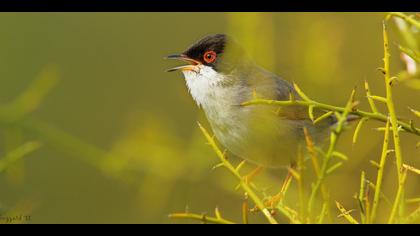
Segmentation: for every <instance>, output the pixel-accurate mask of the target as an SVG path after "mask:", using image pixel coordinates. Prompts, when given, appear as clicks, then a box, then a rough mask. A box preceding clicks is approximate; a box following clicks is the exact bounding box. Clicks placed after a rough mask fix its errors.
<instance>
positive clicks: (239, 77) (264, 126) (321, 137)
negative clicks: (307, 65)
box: [167, 34, 337, 167]
mask: <svg viewBox="0 0 420 236" xmlns="http://www.w3.org/2000/svg"><path fill="white" fill-rule="evenodd" d="M167 58H168V59H178V60H182V61H185V62H187V63H188V64H187V65H182V66H178V67H174V68H172V69H169V70H168V71H182V73H183V74H184V76H185V81H186V84H187V87H188V89H189V91H190V93H191V95H192V97H193V99H194V100H195V102H196V103H197V104H198V106H199V107H201V108H202V109H203V110H204V112H205V114H206V117H207V119H208V121H209V123H210V125H211V127H212V129H213V132H214V134H215V136H216V138H217V139H218V141H219V142H220V143H221V144H222V145H224V146H225V147H226V148H227V149H228V150H229V151H230V152H232V153H233V154H235V155H237V156H239V157H241V158H243V159H245V160H248V161H251V162H254V163H256V164H258V165H261V166H264V167H282V166H285V167H286V166H290V164H291V163H293V162H294V161H295V160H296V157H297V153H298V147H299V146H302V145H303V146H302V147H305V143H304V140H305V136H304V127H306V128H307V130H308V131H309V134H310V136H311V137H312V139H313V141H314V142H315V144H317V145H322V144H323V143H324V141H326V140H327V137H328V134H329V132H330V127H332V126H334V124H335V123H336V122H337V119H336V118H335V117H333V116H331V117H328V118H327V119H325V120H323V121H321V122H319V123H317V124H314V123H313V121H312V120H311V119H310V118H309V115H308V108H307V107H303V106H297V105H290V106H281V107H278V106H269V105H258V106H241V104H242V103H243V102H246V101H249V100H252V99H254V98H255V97H258V98H262V99H270V100H284V101H287V100H290V99H291V98H294V99H296V100H299V99H300V97H299V95H298V94H297V92H296V91H295V89H294V88H293V86H292V85H291V84H290V83H289V82H288V81H286V80H283V79H282V78H280V77H279V76H277V75H275V74H273V73H271V72H269V71H266V70H265V69H263V68H261V67H260V66H258V65H257V64H255V63H254V62H253V61H252V58H250V56H249V55H247V53H246V51H245V49H244V48H243V47H242V46H241V45H239V44H238V43H237V42H235V41H234V40H233V39H231V38H230V37H228V36H226V35H224V34H215V35H209V36H207V37H205V38H203V39H201V40H199V41H198V42H196V43H195V44H193V45H192V46H190V47H189V48H188V49H187V50H186V51H184V52H183V53H181V54H176V55H170V56H168V57H167ZM304 149H305V148H303V150H304Z"/></svg>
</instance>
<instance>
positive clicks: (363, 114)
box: [241, 98, 420, 136]
mask: <svg viewBox="0 0 420 236" xmlns="http://www.w3.org/2000/svg"><path fill="white" fill-rule="evenodd" d="M241 105H242V106H251V105H274V106H304V107H311V106H312V107H314V108H317V109H320V110H327V111H333V112H340V113H343V112H344V111H345V108H344V107H338V106H333V105H329V104H325V103H320V102H317V101H314V100H305V101H302V100H289V101H278V100H269V99H259V98H258V99H253V100H250V101H247V102H244V103H242V104H241ZM349 114H351V115H356V116H359V117H366V118H369V119H371V120H377V121H381V122H384V123H386V122H387V120H388V117H387V116H386V115H384V114H382V113H375V112H367V111H362V110H359V109H355V110H352V111H350V112H349ZM397 124H398V126H399V127H401V128H403V129H404V130H405V131H406V132H408V133H412V134H415V135H418V136H420V129H419V128H415V127H413V126H412V125H410V124H409V123H405V122H402V121H398V120H397Z"/></svg>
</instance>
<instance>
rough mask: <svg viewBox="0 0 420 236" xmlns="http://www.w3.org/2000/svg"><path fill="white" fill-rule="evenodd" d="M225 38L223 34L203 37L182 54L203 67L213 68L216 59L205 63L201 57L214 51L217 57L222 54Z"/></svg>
mask: <svg viewBox="0 0 420 236" xmlns="http://www.w3.org/2000/svg"><path fill="white" fill-rule="evenodd" d="M226 38H227V36H226V35H224V34H212V35H208V36H206V37H204V38H203V39H201V40H199V41H198V42H196V43H194V44H193V45H191V46H190V47H189V48H188V49H187V50H186V51H185V52H184V53H183V54H184V55H186V56H188V57H189V58H191V59H194V60H197V61H200V62H201V63H202V64H204V65H208V66H214V65H215V64H216V63H217V59H216V60H215V61H214V62H212V63H207V62H206V61H205V60H204V59H203V57H204V54H205V53H206V52H208V51H214V52H215V53H216V54H217V56H219V55H220V54H222V53H223V52H224V50H225V45H226Z"/></svg>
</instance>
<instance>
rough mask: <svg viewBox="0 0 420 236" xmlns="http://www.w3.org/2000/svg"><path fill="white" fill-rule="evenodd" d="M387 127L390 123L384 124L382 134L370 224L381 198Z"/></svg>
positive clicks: (373, 219)
mask: <svg viewBox="0 0 420 236" xmlns="http://www.w3.org/2000/svg"><path fill="white" fill-rule="evenodd" d="M389 126H390V122H389V120H388V122H387V123H386V129H385V134H384V142H383V146H382V154H381V160H380V162H379V167H378V175H377V177H376V185H375V195H374V197H373V206H372V215H371V219H370V222H372V223H374V221H375V218H376V211H377V208H378V205H379V198H380V196H381V187H382V179H383V174H384V168H385V163H386V157H387V155H388V143H389Z"/></svg>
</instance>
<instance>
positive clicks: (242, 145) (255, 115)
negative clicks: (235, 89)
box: [208, 107, 301, 167]
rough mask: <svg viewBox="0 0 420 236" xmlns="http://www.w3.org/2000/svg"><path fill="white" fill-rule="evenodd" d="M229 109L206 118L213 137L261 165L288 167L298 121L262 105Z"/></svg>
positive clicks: (293, 153)
mask: <svg viewBox="0 0 420 236" xmlns="http://www.w3.org/2000/svg"><path fill="white" fill-rule="evenodd" d="M233 109H235V110H234V111H230V112H226V113H224V114H223V113H222V114H221V113H215V114H211V115H210V116H212V117H208V118H209V121H210V124H211V126H212V128H213V131H214V133H215V135H216V138H217V139H218V140H219V142H221V143H222V144H223V145H224V146H225V147H226V148H227V149H228V150H229V151H230V152H232V153H233V154H235V155H236V156H239V157H241V158H243V159H246V160H248V161H250V162H253V163H256V164H258V165H261V166H265V167H283V166H288V165H290V164H291V163H292V162H293V160H295V159H296V154H297V149H298V146H299V140H300V139H299V138H298V136H299V135H298V129H299V126H300V127H301V125H300V124H299V123H297V122H296V121H289V120H282V119H281V118H279V117H278V116H276V115H274V111H272V110H267V109H264V108H261V109H257V108H250V107H246V108H244V107H237V108H233Z"/></svg>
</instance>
